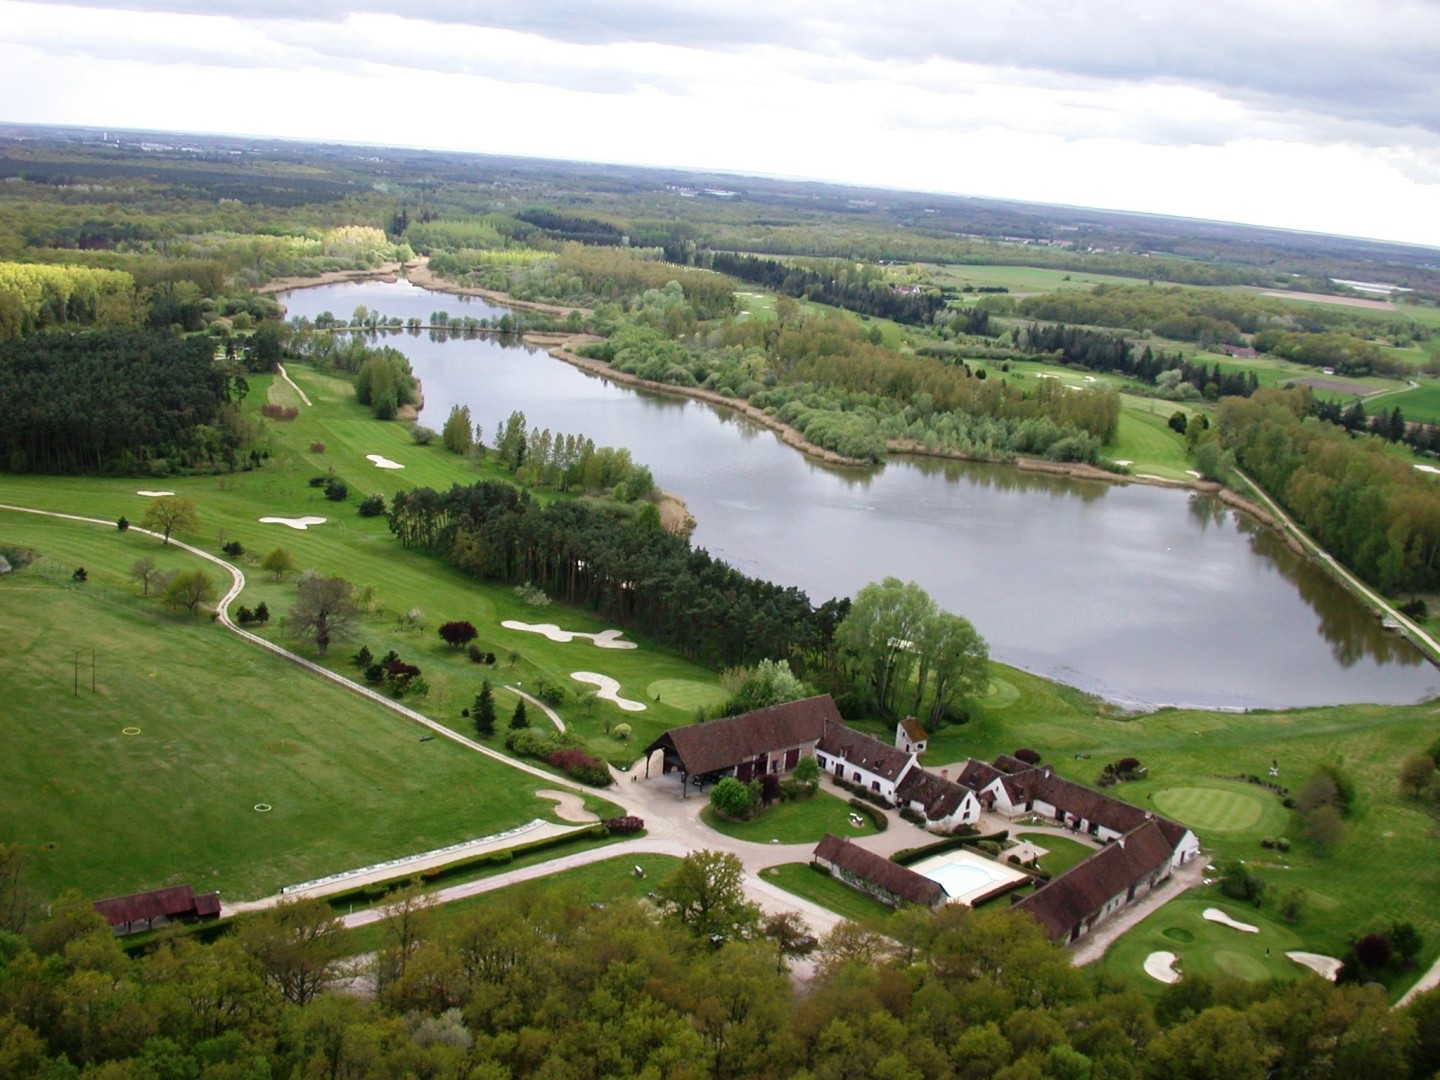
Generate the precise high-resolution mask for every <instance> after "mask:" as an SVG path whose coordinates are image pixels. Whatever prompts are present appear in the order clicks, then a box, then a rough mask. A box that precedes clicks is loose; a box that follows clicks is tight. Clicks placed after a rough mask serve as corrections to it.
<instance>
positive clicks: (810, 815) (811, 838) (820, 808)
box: [700, 788, 875, 844]
mask: <svg viewBox="0 0 1440 1080" xmlns="http://www.w3.org/2000/svg"><path fill="white" fill-rule="evenodd" d="M851 813H853V811H852V810H851V808H850V805H849V804H848V803H847V802H845V801H844V800H843V799H840V798H838V797H836V796H835V795H834V794H832V793H830V792H828V791H826V790H825V789H824V788H822V789H821V790H820V791H819V792H817V793H816V794H815V796H814V797H813V798H809V799H796V800H795V801H794V802H777V803H775V804H774V805H773V806H771V807H770V809H768V810H766V811H764V812H762V813H761V814H760V816H758V817H756V818H754V819H753V820H751V821H727V820H725V819H724V818H722V817H720V816H719V815H718V814H716V813H715V811H714V810H713V809H712V808H710V807H708V806H707V807H706V808H705V809H704V810H702V811H701V812H700V818H701V820H702V821H704V822H705V824H706V825H708V826H710V828H712V829H714V830H715V831H716V832H718V833H721V834H722V835H725V836H730V837H734V838H735V839H736V840H748V841H750V842H751V843H755V844H768V843H769V842H770V841H771V840H779V841H780V843H782V844H808V843H819V842H820V840H821V838H822V837H824V835H825V834H826V833H834V834H835V835H836V836H840V837H844V838H846V839H853V838H855V837H858V836H870V835H872V834H873V833H874V832H875V826H874V825H872V824H871V823H870V819H869V818H868V817H866V816H864V815H863V814H862V815H861V824H859V825H852V824H851V822H850V815H851Z"/></svg>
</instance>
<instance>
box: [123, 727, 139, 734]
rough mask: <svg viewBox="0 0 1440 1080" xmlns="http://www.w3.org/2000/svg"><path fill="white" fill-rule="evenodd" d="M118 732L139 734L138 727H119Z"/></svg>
mask: <svg viewBox="0 0 1440 1080" xmlns="http://www.w3.org/2000/svg"><path fill="white" fill-rule="evenodd" d="M120 734H121V735H139V734H140V729H139V728H138V727H127V728H121V729H120Z"/></svg>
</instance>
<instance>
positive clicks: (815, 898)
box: [760, 863, 894, 922]
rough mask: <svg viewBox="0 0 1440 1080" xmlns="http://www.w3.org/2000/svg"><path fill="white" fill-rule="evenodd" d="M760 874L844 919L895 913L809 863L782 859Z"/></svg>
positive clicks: (868, 917) (860, 920)
mask: <svg viewBox="0 0 1440 1080" xmlns="http://www.w3.org/2000/svg"><path fill="white" fill-rule="evenodd" d="M760 873H761V876H763V877H764V878H765V880H767V881H769V882H771V883H772V884H775V885H778V886H780V888H782V889H784V890H785V891H786V892H791V893H794V894H795V895H796V896H800V897H803V898H804V899H806V900H809V901H811V902H813V903H816V904H819V905H820V906H821V907H823V908H828V909H829V910H831V911H833V912H835V914H837V915H840V916H842V917H844V918H846V919H853V920H855V921H856V922H862V921H866V920H873V919H887V918H889V917H890V916H891V915H893V914H894V909H893V908H888V907H886V906H885V905H884V904H882V903H880V901H879V900H876V899H875V898H874V897H872V896H866V895H865V894H864V893H862V892H857V891H856V890H854V889H852V888H850V887H849V886H848V885H842V884H841V883H840V882H838V881H836V880H835V879H834V878H833V877H830V876H829V875H828V874H821V873H817V872H816V871H814V870H812V869H811V868H810V864H809V863H784V864H782V865H780V866H770V867H766V868H765V869H764V870H762V871H760Z"/></svg>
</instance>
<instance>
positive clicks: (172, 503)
mask: <svg viewBox="0 0 1440 1080" xmlns="http://www.w3.org/2000/svg"><path fill="white" fill-rule="evenodd" d="M140 524H141V525H143V526H144V527H145V528H147V529H149V530H150V531H151V532H158V533H159V534H160V535H161V538H162V539H161V543H165V544H168V543H170V534H171V533H173V532H194V531H195V526H196V524H197V519H196V516H195V503H194V500H192V499H185V498H181V497H180V496H177V495H161V496H160V497H159V498H157V499H153V500H151V502H150V505H149V506H147V507H145V516H144V517H142V518H141V519H140Z"/></svg>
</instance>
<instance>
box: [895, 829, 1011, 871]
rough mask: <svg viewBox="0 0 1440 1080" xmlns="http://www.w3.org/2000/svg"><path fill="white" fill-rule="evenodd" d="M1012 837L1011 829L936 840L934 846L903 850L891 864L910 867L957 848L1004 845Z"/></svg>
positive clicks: (898, 852)
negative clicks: (978, 845)
mask: <svg viewBox="0 0 1440 1080" xmlns="http://www.w3.org/2000/svg"><path fill="white" fill-rule="evenodd" d="M1009 837H1010V830H1009V829H1001V830H1000V831H999V832H996V833H987V834H985V835H983V836H982V835H981V834H979V833H972V834H970V835H969V836H947V837H945V838H944V839H942V840H936V841H935V842H934V843H933V844H924V845H922V846H920V847H913V848H902V849H901V850H900V851H897V852H895V854H894V855H891V856H890V861H891V862H897V863H899V864H900V865H901V866H909V865H910V864H911V863H917V862H919V861H920V860H921V859H928V858H929V857H930V856H931V855H943V854H945V852H947V851H954V850H955V849H956V848H962V847H972V846H974V845H976V844H979V843H980V842H982V841H986V840H988V841H993V842H995V843H998V844H1003V843H1004V842H1005V841H1006V840H1007V839H1009Z"/></svg>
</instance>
